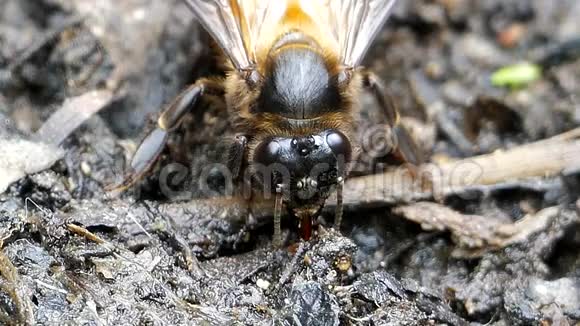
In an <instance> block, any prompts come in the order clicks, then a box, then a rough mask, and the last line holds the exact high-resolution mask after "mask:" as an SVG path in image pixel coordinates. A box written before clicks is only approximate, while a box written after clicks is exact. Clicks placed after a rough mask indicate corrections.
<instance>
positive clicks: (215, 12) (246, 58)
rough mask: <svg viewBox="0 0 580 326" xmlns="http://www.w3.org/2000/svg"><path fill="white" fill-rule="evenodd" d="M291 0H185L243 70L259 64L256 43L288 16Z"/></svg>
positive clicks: (235, 64) (222, 47)
mask: <svg viewBox="0 0 580 326" xmlns="http://www.w3.org/2000/svg"><path fill="white" fill-rule="evenodd" d="M287 1H288V0H273V1H266V0H185V2H186V3H187V4H188V5H189V7H190V8H191V10H192V11H193V12H194V13H195V15H196V16H197V18H198V20H199V21H200V22H201V24H202V25H203V27H204V28H205V29H206V30H207V31H208V33H210V35H211V36H212V37H213V39H214V40H215V41H216V42H217V43H218V45H219V46H220V47H221V49H222V50H223V51H224V53H225V54H226V55H227V56H228V57H229V58H230V60H231V61H232V63H233V64H234V66H235V67H236V68H237V69H239V70H245V69H248V68H249V67H251V66H252V65H253V64H254V63H255V61H256V57H255V50H256V43H257V42H258V40H259V39H260V37H261V34H262V33H263V32H265V31H264V30H265V29H267V27H268V26H271V27H273V26H275V25H276V24H277V23H278V21H279V20H280V19H281V18H282V16H283V15H284V12H285V10H286V8H287Z"/></svg>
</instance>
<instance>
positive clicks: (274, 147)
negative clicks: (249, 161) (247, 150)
mask: <svg viewBox="0 0 580 326" xmlns="http://www.w3.org/2000/svg"><path fill="white" fill-rule="evenodd" d="M281 148H282V146H281V145H280V143H278V142H277V141H276V140H273V139H266V140H264V141H263V142H262V143H260V145H258V147H256V150H255V152H254V162H256V163H260V164H263V165H270V164H273V163H276V162H277V161H278V156H279V154H280V149H281Z"/></svg>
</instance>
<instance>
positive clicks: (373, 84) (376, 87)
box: [363, 71, 423, 165]
mask: <svg viewBox="0 0 580 326" xmlns="http://www.w3.org/2000/svg"><path fill="white" fill-rule="evenodd" d="M363 85H364V86H365V87H366V88H367V89H369V90H371V91H372V93H373V95H374V97H375V98H376V100H377V101H378V103H379V106H380V107H381V109H382V110H383V112H384V114H385V116H386V118H387V124H388V125H389V127H391V131H392V132H391V135H392V137H393V139H392V144H394V148H393V152H392V154H393V155H394V157H395V158H397V159H399V160H401V161H403V162H404V163H410V164H413V165H419V164H421V163H423V156H422V155H421V152H420V151H419V149H418V148H417V145H416V144H415V141H414V140H413V138H412V137H411V135H409V132H408V131H407V129H405V127H404V126H403V125H402V124H401V118H400V115H399V110H398V109H397V105H396V104H395V102H394V101H393V98H392V97H391V96H390V95H389V93H388V91H387V88H386V87H385V85H384V83H383V82H382V80H381V79H380V78H379V77H378V76H377V75H376V74H374V73H373V72H370V71H365V72H364V73H363Z"/></svg>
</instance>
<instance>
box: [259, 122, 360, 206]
mask: <svg viewBox="0 0 580 326" xmlns="http://www.w3.org/2000/svg"><path fill="white" fill-rule="evenodd" d="M351 154H352V146H351V144H350V141H349V139H348V138H347V137H346V136H345V135H344V134H343V133H341V132H340V131H338V130H335V129H328V130H325V131H323V132H321V133H318V134H315V135H307V136H297V137H269V138H266V139H264V140H263V141H262V142H261V143H259V144H258V146H257V147H256V148H255V151H254V154H253V165H254V171H255V176H256V178H257V181H258V184H260V185H261V186H263V188H264V191H265V192H268V191H269V190H274V191H277V192H282V193H283V194H284V197H285V198H286V202H287V203H288V205H289V207H290V208H292V206H304V205H308V204H322V203H323V202H324V200H325V199H326V198H327V197H328V196H329V194H330V192H331V190H332V187H333V186H335V185H336V184H338V183H340V182H342V181H343V180H344V177H345V174H346V164H347V163H348V162H349V161H350V159H351ZM270 192H272V191H270Z"/></svg>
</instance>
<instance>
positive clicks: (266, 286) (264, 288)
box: [256, 278, 270, 290]
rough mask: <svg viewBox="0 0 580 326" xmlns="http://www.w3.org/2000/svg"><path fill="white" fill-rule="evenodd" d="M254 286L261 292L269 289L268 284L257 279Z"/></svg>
mask: <svg viewBox="0 0 580 326" xmlns="http://www.w3.org/2000/svg"><path fill="white" fill-rule="evenodd" d="M256 286H257V287H259V288H260V289H262V290H267V289H268V288H270V282H268V281H266V280H263V279H261V278H259V279H258V280H257V281H256Z"/></svg>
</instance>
